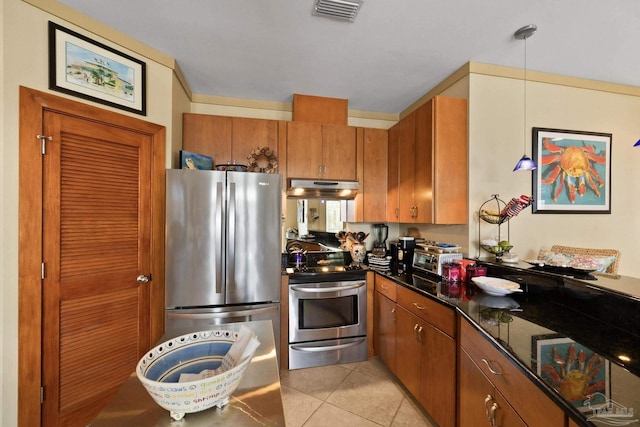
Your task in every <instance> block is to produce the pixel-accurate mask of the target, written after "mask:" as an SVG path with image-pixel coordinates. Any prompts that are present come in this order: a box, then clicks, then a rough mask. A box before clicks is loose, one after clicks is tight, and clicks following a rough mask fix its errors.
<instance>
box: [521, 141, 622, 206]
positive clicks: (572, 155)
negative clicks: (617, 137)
mask: <svg viewBox="0 0 640 427" xmlns="http://www.w3.org/2000/svg"><path fill="white" fill-rule="evenodd" d="M532 140H533V160H534V161H535V162H536V164H537V165H538V169H536V170H534V171H533V195H534V196H533V197H534V199H535V202H534V204H533V207H532V209H533V213H602V214H610V213H611V134H610V133H599V132H584V131H573V130H561V129H546V128H533V138H532Z"/></svg>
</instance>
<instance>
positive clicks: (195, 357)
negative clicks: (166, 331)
mask: <svg viewBox="0 0 640 427" xmlns="http://www.w3.org/2000/svg"><path fill="white" fill-rule="evenodd" d="M252 333H253V332H252ZM254 336H255V335H254ZM237 337H238V332H236V331H229V330H209V331H200V332H193V333H190V334H186V335H181V336H179V337H176V338H173V339H171V340H168V341H165V342H163V343H162V344H159V345H157V346H156V347H154V348H153V349H151V350H150V351H149V352H147V354H146V355H145V356H144V357H143V358H142V359H140V361H139V362H138V365H137V366H136V374H137V375H138V379H139V380H140V382H142V385H144V387H145V389H146V390H147V392H148V393H149V395H150V396H151V397H152V398H153V400H155V401H156V403H157V404H158V405H160V406H161V407H162V408H164V409H166V410H168V411H169V412H170V414H171V417H172V418H173V419H175V420H179V419H182V417H184V415H185V414H187V413H193V412H199V411H204V410H205V409H209V408H212V407H213V406H218V407H219V408H220V407H222V406H224V405H226V404H227V403H228V402H229V396H230V395H231V393H233V392H234V391H235V389H236V387H237V386H238V384H239V383H240V380H241V379H242V375H243V374H244V372H245V370H246V369H247V367H248V366H249V364H250V363H251V359H252V358H251V357H249V358H247V360H245V361H244V362H243V363H241V364H239V365H238V366H235V367H234V368H232V369H230V370H228V371H225V372H223V373H222V374H219V375H215V376H212V377H209V378H205V379H202V380H196V381H188V382H178V380H179V378H180V374H182V373H189V374H199V373H200V372H202V371H204V370H206V369H216V368H217V367H219V366H220V364H221V363H222V359H223V358H224V355H225V354H227V352H228V351H229V349H230V348H231V345H232V344H233V343H234V342H235V341H236V339H237Z"/></svg>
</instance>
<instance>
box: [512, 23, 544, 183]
mask: <svg viewBox="0 0 640 427" xmlns="http://www.w3.org/2000/svg"><path fill="white" fill-rule="evenodd" d="M536 31H538V27H537V26H536V25H534V24H531V25H525V26H524V27H522V28H519V29H518V30H517V31H516V32H515V34H514V36H515V38H516V39H518V40H524V133H523V144H524V153H525V154H524V155H523V156H522V158H521V159H520V160H519V161H518V163H517V164H516V167H515V168H513V171H514V172H519V171H532V170H534V169H537V168H538V166H537V165H536V162H534V161H533V160H532V159H531V157H529V156H527V154H526V153H527V39H528V38H529V37H531V36H532V35H534V34H535V32H536Z"/></svg>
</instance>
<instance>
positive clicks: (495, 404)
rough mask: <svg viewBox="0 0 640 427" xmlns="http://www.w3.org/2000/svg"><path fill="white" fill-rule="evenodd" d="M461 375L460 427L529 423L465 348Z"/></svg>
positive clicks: (461, 358)
mask: <svg viewBox="0 0 640 427" xmlns="http://www.w3.org/2000/svg"><path fill="white" fill-rule="evenodd" d="M459 378H460V379H459V383H460V393H459V396H458V399H459V405H460V406H459V414H458V427H481V426H488V427H493V426H501V427H502V426H504V427H520V426H522V427H524V426H526V424H525V423H524V421H522V419H521V418H520V417H519V416H518V414H516V412H515V410H514V409H513V408H512V407H511V405H509V404H508V403H507V402H506V400H505V399H504V397H502V395H501V394H500V392H498V391H497V390H496V389H495V387H494V386H493V384H491V382H490V381H489V380H488V379H487V377H486V376H485V375H484V374H483V373H482V371H481V370H480V368H478V367H477V366H476V364H475V363H473V360H471V358H470V357H469V355H468V354H467V353H466V352H465V351H464V350H462V351H460V374H459ZM492 417H493V420H494V423H493V424H492V422H491V421H492Z"/></svg>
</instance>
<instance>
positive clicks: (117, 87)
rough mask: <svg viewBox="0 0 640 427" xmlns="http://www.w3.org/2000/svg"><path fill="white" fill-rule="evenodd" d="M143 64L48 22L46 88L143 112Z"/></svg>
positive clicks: (144, 111)
mask: <svg viewBox="0 0 640 427" xmlns="http://www.w3.org/2000/svg"><path fill="white" fill-rule="evenodd" d="M145 74H146V64H145V63H144V62H142V61H140V60H138V59H136V58H134V57H132V56H129V55H127V54H125V53H122V52H119V51H117V50H115V49H113V48H111V47H109V46H107V45H104V44H102V43H99V42H97V41H94V40H91V39H90V38H88V37H86V36H83V35H82V34H79V33H76V32H74V31H71V30H69V29H67V28H64V27H61V26H60V25H58V24H55V23H53V22H49V89H52V90H56V91H58V92H63V93H66V94H69V95H74V96H78V97H80V98H84V99H88V100H91V101H94V102H99V103H101V104H105V105H109V106H111V107H115V108H119V109H122V110H126V111H130V112H132V113H136V114H141V115H146V93H145V92H146V81H145V79H146V76H145Z"/></svg>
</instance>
